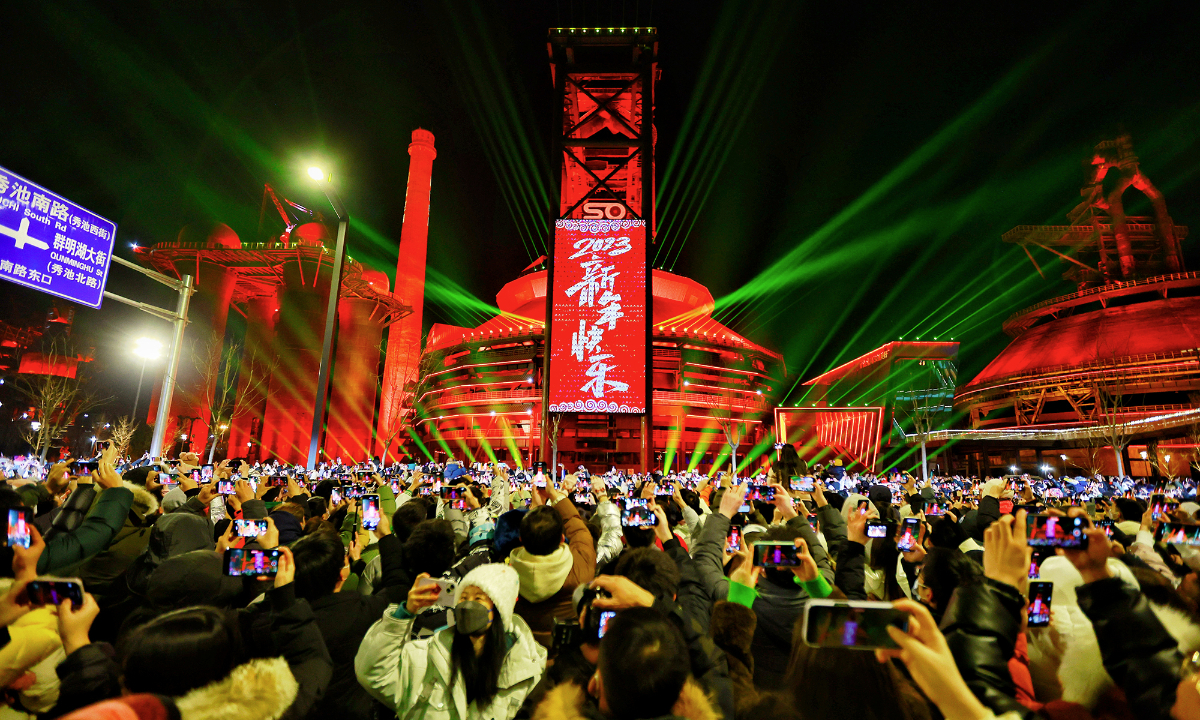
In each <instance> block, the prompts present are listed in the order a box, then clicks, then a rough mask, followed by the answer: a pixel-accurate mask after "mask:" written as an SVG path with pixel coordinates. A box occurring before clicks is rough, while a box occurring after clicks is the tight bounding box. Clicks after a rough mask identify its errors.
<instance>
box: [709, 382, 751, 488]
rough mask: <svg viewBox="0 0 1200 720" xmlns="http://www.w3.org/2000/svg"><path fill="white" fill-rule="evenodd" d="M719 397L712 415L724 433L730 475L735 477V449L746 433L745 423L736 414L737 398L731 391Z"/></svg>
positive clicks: (736, 466)
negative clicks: (729, 459) (729, 458)
mask: <svg viewBox="0 0 1200 720" xmlns="http://www.w3.org/2000/svg"><path fill="white" fill-rule="evenodd" d="M719 398H720V399H719V400H718V405H717V407H715V408H713V409H712V416H713V418H714V419H715V420H716V421H717V426H718V427H720V428H721V432H723V433H725V443H726V444H727V445H728V446H729V454H730V456H731V458H732V463H731V464H730V466H729V467H730V469H731V472H732V476H733V477H737V469H738V465H737V451H738V446H739V445H741V444H742V436H743V435H745V433H746V424H745V422H743V418H741V417H739V415H738V408H737V404H736V400H737V399H736V398H735V397H734V393H733V392H729V393H726V394H722V395H720V396H719Z"/></svg>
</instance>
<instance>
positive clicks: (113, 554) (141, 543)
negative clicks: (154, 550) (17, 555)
mask: <svg viewBox="0 0 1200 720" xmlns="http://www.w3.org/2000/svg"><path fill="white" fill-rule="evenodd" d="M125 487H126V488H128V490H129V492H130V493H131V498H130V504H129V505H128V506H127V507H126V508H125V512H123V513H121V516H120V518H119V519H117V518H116V514H115V509H114V510H113V511H112V512H113V519H115V520H116V521H117V528H118V529H117V530H116V531H115V533H114V534H113V535H112V536H111V537H110V538H109V542H108V543H106V544H105V546H104V547H102V548H100V551H99V552H96V553H93V554H92V555H91V557H89V558H87V560H86V561H85V562H83V564H82V565H80V566H78V568H77V569H73V570H72V571H70V573H69V574H71V575H76V576H78V577H79V578H80V579H81V580H83V586H84V587H85V588H86V589H87V591H88V592H90V593H92V594H93V595H96V596H97V597H100V596H102V595H105V594H107V593H108V592H109V591H110V590H111V589H112V587H113V582H114V581H115V580H116V579H117V577H118V576H120V574H121V573H123V572H125V570H126V569H127V568H128V567H129V566H130V565H131V564H132V563H133V561H134V559H136V558H137V556H138V555H141V554H142V551H143V550H145V549H146V544H147V543H148V542H150V525H151V523H152V521H153V519H152V517H151V516H152V515H154V514H155V513H157V512H158V507H159V505H158V500H157V499H155V497H154V494H153V493H151V492H150V491H149V490H147V489H146V488H145V487H143V486H141V485H137V484H134V483H126V485H125ZM110 492H114V491H113V490H105V491H103V492H101V493H100V496H99V498H98V499H97V501H96V504H95V505H94V506H93V509H92V513H93V515H94V514H96V513H97V512H99V511H100V509H101V508H102V507H103V503H104V502H105V499H104V498H105V496H106V495H108V494H109V493H110ZM106 512H107V511H106ZM90 519H91V516H89V517H88V519H85V520H84V524H83V525H81V526H80V528H82V527H84V526H86V525H87V523H88V521H89V520H90ZM47 549H49V548H47ZM39 564H40V563H39ZM64 574H67V573H64Z"/></svg>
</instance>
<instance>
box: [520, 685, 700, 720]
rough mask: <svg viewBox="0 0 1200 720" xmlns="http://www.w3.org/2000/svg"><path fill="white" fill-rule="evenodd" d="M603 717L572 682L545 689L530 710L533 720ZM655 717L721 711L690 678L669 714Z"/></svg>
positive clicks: (669, 719)
mask: <svg viewBox="0 0 1200 720" xmlns="http://www.w3.org/2000/svg"><path fill="white" fill-rule="evenodd" d="M606 719H607V716H606V715H604V714H602V713H601V712H600V710H599V709H598V708H597V707H596V705H595V703H594V702H592V701H591V699H590V698H589V697H588V695H587V693H586V692H584V690H583V688H581V687H579V686H578V685H576V684H574V683H563V684H562V685H559V686H558V687H556V688H554V689H553V690H551V691H550V692H548V693H546V697H545V698H544V699H543V700H542V702H541V703H539V704H538V706H537V709H536V710H534V713H533V720H606ZM655 720H721V713H720V711H719V710H717V709H716V708H714V707H713V705H712V703H711V702H709V699H708V698H707V697H705V695H704V690H703V689H701V688H700V687H699V686H698V685H696V683H694V682H692V681H690V680H689V681H688V682H686V683H684V686H683V690H682V691H680V693H679V699H678V700H676V701H675V706H674V707H673V708H671V714H670V715H666V716H664V717H661V718H655Z"/></svg>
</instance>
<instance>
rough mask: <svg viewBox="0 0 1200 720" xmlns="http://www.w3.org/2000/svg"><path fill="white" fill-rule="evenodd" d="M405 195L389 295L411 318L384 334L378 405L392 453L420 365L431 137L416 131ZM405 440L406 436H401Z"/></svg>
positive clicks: (381, 435)
mask: <svg viewBox="0 0 1200 720" xmlns="http://www.w3.org/2000/svg"><path fill="white" fill-rule="evenodd" d="M408 154H409V156H410V157H411V158H412V159H411V160H410V161H409V163H408V194H407V195H406V196H405V198H404V225H403V227H402V228H401V230H400V257H399V258H398V259H397V261H396V285H395V289H394V290H393V293H392V294H393V295H394V296H395V297H397V298H399V299H400V300H401V301H403V302H404V303H405V304H407V305H411V306H412V309H413V313H412V315H409V316H408V317H406V318H404V319H402V320H400V321H399V322H397V323H395V324H393V325H392V326H391V329H390V330H389V331H388V345H387V361H386V363H385V365H384V370H383V393H382V397H381V399H380V404H379V440H380V442H381V443H384V444H385V447H384V450H385V453H383V454H386V453H387V452H390V451H392V449H393V448H394V447H395V444H396V442H397V441H398V440H400V439H401V438H400V436H399V433H400V426H401V423H402V422H403V416H404V413H403V409H404V408H408V407H411V406H412V400H411V399H410V398H409V397H408V393H407V392H406V391H405V388H406V386H408V384H409V383H410V382H415V381H416V376H417V368H418V366H419V365H420V360H421V318H422V315H423V313H422V309H423V306H424V303H425V256H426V250H427V247H428V244H429V242H428V241H429V187H430V178H431V176H432V174H433V159H434V158H435V157H437V150H435V149H434V147H433V133H431V132H429V131H428V130H422V129H421V128H417V129H416V130H413V133H412V143H410V144H409V146H408ZM405 435H407V433H405Z"/></svg>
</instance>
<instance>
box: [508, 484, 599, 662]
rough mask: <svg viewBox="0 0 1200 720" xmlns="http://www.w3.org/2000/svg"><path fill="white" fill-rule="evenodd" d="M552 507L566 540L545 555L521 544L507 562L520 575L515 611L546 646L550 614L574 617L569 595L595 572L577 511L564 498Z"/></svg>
mask: <svg viewBox="0 0 1200 720" xmlns="http://www.w3.org/2000/svg"><path fill="white" fill-rule="evenodd" d="M554 510H555V512H557V513H558V515H559V517H561V518H562V521H563V533H564V534H565V535H566V536H567V542H566V544H564V545H559V547H558V549H557V550H555V551H554V552H553V553H551V554H550V555H546V556H537V555H530V554H529V553H526V552H525V550H524V548H516V549H514V550H513V551H512V553H511V554H510V555H509V563H510V564H511V565H512V567H513V569H515V570H516V571H517V574H518V575H519V576H520V577H521V591H520V597H519V598H518V599H517V607H516V611H515V612H516V613H517V614H518V615H520V616H521V617H522V618H524V620H525V622H526V623H528V625H529V627H530V629H531V630H532V631H533V634H534V637H535V638H537V641H538V642H540V643H541V644H542V645H544V646H546V647H550V641H551V635H552V633H553V631H554V618H561V619H563V620H570V619H572V618H577V617H578V615H576V614H575V604H574V602H573V601H572V597H571V596H572V594H573V593H574V592H575V588H576V587H578V586H580V585H583V584H584V583H589V582H591V581H592V578H594V577H595V576H596V546H595V544H594V543H593V541H592V534H591V532H589V531H588V529H587V525H585V524H584V522H583V520H582V519H581V518H580V517H579V511H578V510H576V509H575V506H574V505H572V504H571V501H570V500H568V499H567V498H562V499H561V500H559V501H558V502H557V503H555V504H554ZM556 585H557V587H555V586H556Z"/></svg>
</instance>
